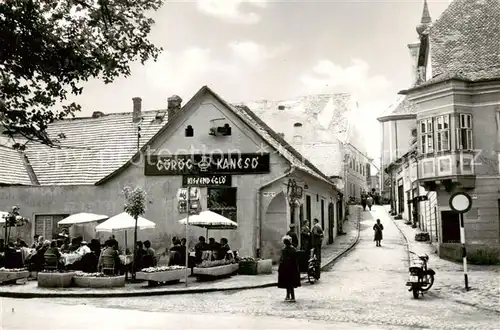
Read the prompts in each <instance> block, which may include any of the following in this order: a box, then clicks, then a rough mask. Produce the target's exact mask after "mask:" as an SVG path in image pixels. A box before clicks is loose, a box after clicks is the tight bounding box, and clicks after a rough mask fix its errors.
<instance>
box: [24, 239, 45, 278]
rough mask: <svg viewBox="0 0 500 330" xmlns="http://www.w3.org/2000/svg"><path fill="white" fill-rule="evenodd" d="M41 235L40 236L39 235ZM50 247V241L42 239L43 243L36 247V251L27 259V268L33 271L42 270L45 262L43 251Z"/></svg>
mask: <svg viewBox="0 0 500 330" xmlns="http://www.w3.org/2000/svg"><path fill="white" fill-rule="evenodd" d="M40 237H41V236H40ZM49 247H50V241H44V242H43V244H42V245H41V246H40V247H38V249H37V251H36V253H35V254H34V255H33V256H31V258H30V259H29V261H28V270H29V271H34V272H41V271H42V270H43V265H44V263H45V257H44V255H45V251H47V249H48V248H49Z"/></svg>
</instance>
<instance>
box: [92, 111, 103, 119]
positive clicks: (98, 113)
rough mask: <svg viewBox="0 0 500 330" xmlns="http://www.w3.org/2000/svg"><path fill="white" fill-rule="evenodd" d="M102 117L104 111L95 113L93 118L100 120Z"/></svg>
mask: <svg viewBox="0 0 500 330" xmlns="http://www.w3.org/2000/svg"><path fill="white" fill-rule="evenodd" d="M102 116H104V113H103V112H102V111H94V112H93V113H92V118H100V117H102Z"/></svg>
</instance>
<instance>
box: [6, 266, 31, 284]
mask: <svg viewBox="0 0 500 330" xmlns="http://www.w3.org/2000/svg"><path fill="white" fill-rule="evenodd" d="M29 274H30V273H29V271H28V270H27V269H25V268H10V269H9V268H3V267H2V268H0V283H2V284H15V283H16V282H17V280H25V282H26V281H27V280H28V276H29Z"/></svg>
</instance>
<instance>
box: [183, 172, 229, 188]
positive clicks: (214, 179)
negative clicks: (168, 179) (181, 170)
mask: <svg viewBox="0 0 500 330" xmlns="http://www.w3.org/2000/svg"><path fill="white" fill-rule="evenodd" d="M231 179H232V177H231V176H230V175H220V174H205V175H183V176H182V186H183V187H187V186H195V187H231V185H232V180H231Z"/></svg>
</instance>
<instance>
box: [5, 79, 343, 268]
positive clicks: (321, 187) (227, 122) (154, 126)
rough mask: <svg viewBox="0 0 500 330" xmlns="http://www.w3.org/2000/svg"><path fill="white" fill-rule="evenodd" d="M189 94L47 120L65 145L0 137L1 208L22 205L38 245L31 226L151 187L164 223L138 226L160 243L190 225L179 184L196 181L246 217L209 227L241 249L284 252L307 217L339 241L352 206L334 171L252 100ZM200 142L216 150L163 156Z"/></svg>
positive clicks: (45, 229) (204, 199) (150, 203)
mask: <svg viewBox="0 0 500 330" xmlns="http://www.w3.org/2000/svg"><path fill="white" fill-rule="evenodd" d="M181 103H182V99H181V98H180V97H178V96H173V97H170V98H169V99H168V108H167V109H165V110H152V111H143V110H142V103H141V99H140V98H133V110H132V112H130V111H128V112H124V113H109V114H104V113H102V112H97V111H96V112H94V114H93V115H92V117H88V118H74V119H68V120H61V121H57V122H55V123H53V124H51V125H50V127H49V128H48V133H49V134H50V136H58V135H60V134H61V133H64V135H65V138H64V139H61V142H60V143H61V145H62V148H60V149H53V148H52V149H50V148H48V147H46V146H41V145H35V144H30V145H28V148H27V149H26V150H25V151H23V152H20V151H17V150H13V149H11V148H7V147H1V148H0V153H1V154H2V159H4V166H2V169H1V170H0V183H1V187H0V210H4V211H8V210H9V209H10V208H11V207H12V205H19V206H20V207H21V213H22V215H23V216H24V217H27V218H29V219H30V222H29V224H28V225H26V226H23V227H18V228H13V229H12V233H11V236H10V237H12V238H14V239H15V238H17V237H21V238H22V239H24V240H25V241H26V242H28V244H30V243H31V241H32V237H33V235H35V234H38V235H42V236H44V237H46V238H49V237H52V236H54V235H57V233H58V232H59V231H60V228H58V225H57V223H58V222H59V221H60V220H61V219H63V218H65V217H67V216H68V215H71V214H75V213H79V212H89V213H95V214H103V215H107V216H110V217H111V216H113V215H116V214H119V213H121V212H123V205H124V202H125V201H124V198H123V196H122V193H121V192H122V189H123V187H125V186H130V187H132V188H134V187H141V188H143V189H144V190H145V191H146V192H147V211H146V213H145V214H144V217H145V218H147V219H150V220H151V221H154V222H155V223H156V229H154V230H152V229H145V230H141V231H140V232H139V239H140V240H143V241H144V240H150V241H151V242H152V244H153V247H154V248H155V249H158V248H162V247H167V246H169V245H170V242H171V238H172V237H174V236H177V237H183V236H184V227H183V226H182V225H180V224H179V220H180V219H182V218H184V215H182V214H179V212H178V203H177V192H178V189H179V188H181V187H185V186H186V185H193V186H198V187H200V189H201V200H200V202H201V207H202V209H203V210H207V209H208V210H211V211H213V212H216V213H219V214H221V215H223V216H225V217H227V218H230V219H232V220H233V221H236V222H237V223H238V228H237V229H236V230H226V231H223V230H213V231H211V232H210V236H211V237H214V238H215V239H217V240H219V239H220V238H221V237H226V238H228V239H229V241H230V242H232V243H231V247H232V248H233V249H236V250H238V251H239V254H240V255H241V256H255V255H256V254H259V255H260V256H262V257H265V258H272V259H274V260H276V259H277V258H278V257H279V255H278V252H279V249H280V248H281V237H282V236H283V235H284V234H285V233H286V232H287V231H288V227H289V225H290V224H291V223H296V224H297V227H298V228H297V229H298V230H300V225H301V223H302V222H303V221H311V220H312V219H314V218H317V219H319V220H320V224H321V225H322V227H323V229H324V232H325V238H324V244H329V243H332V242H333V241H334V239H335V236H336V234H337V228H336V227H337V221H338V217H339V215H341V214H344V213H343V212H342V207H343V206H342V204H343V203H342V201H341V194H340V192H339V191H338V190H337V188H336V186H335V185H334V183H333V182H332V180H331V179H330V178H329V177H327V176H326V175H325V174H323V173H322V172H321V171H320V170H319V169H318V168H316V167H315V166H314V165H312V164H311V163H310V162H309V161H307V160H306V159H304V158H303V157H302V155H301V154H300V153H299V152H297V151H296V150H295V149H294V148H292V147H291V146H290V145H289V144H288V143H287V142H285V140H284V139H283V138H282V137H281V136H280V135H279V134H277V133H276V132H275V131H273V130H272V129H271V128H270V127H269V126H268V125H266V124H265V123H264V122H263V121H262V120H261V119H260V118H259V117H257V116H256V115H255V114H254V113H253V112H252V111H251V110H250V109H249V108H247V107H246V106H241V105H231V104H228V103H227V102H225V101H224V100H223V99H222V98H221V97H220V96H218V95H217V94H215V93H214V92H213V91H212V90H211V89H210V88H208V87H206V86H205V87H202V88H201V89H200V90H199V91H198V92H197V94H196V95H195V96H193V98H192V99H191V100H189V102H187V103H186V104H184V105H181ZM193 146H194V147H196V149H197V150H207V151H208V152H203V153H196V154H189V155H179V153H173V154H170V155H167V156H164V155H162V151H165V150H169V151H175V150H190V148H192V147H193ZM210 150H214V151H217V152H210ZM236 150H237V151H238V152H235V151H236ZM58 159H59V161H57V160H58ZM141 159H142V160H141ZM147 159H148V160H147ZM138 160H141V161H138ZM146 160H147V161H146ZM291 182H292V183H293V185H290V183H291ZM290 187H293V189H292V191H291V190H290ZM291 195H293V198H290V197H291ZM74 230H76V229H74ZM78 230H80V231H82V232H79V233H78V234H81V235H83V236H84V237H89V238H90V237H95V235H96V234H95V232H94V231H93V228H90V229H89V228H87V227H82V228H79V229H78ZM189 234H190V242H193V243H195V242H196V241H197V238H198V236H201V235H204V234H205V231H204V230H203V229H201V228H194V227H193V228H192V229H190V232H189ZM119 235H120V234H117V236H116V239H117V240H120V239H121V237H120V236H119Z"/></svg>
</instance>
